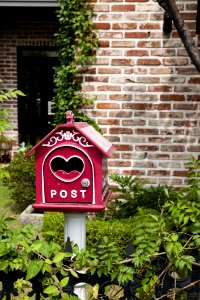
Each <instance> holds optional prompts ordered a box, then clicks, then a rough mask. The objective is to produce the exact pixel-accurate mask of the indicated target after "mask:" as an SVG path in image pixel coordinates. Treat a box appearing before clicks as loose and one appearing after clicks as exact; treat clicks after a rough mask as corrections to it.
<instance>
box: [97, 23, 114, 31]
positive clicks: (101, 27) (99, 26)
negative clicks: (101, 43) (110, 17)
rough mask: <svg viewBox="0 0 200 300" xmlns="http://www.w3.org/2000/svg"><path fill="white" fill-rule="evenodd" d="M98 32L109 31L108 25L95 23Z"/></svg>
mask: <svg viewBox="0 0 200 300" xmlns="http://www.w3.org/2000/svg"><path fill="white" fill-rule="evenodd" d="M95 26H96V28H97V29H98V30H108V29H110V23H95Z"/></svg>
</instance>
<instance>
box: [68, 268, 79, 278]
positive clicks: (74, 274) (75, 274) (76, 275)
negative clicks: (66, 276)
mask: <svg viewBox="0 0 200 300" xmlns="http://www.w3.org/2000/svg"><path fill="white" fill-rule="evenodd" d="M69 271H70V273H71V274H72V276H74V277H76V278H78V274H77V272H75V271H74V270H73V269H70V270H69Z"/></svg>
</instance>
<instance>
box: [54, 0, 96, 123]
mask: <svg viewBox="0 0 200 300" xmlns="http://www.w3.org/2000/svg"><path fill="white" fill-rule="evenodd" d="M57 2H58V4H59V10H58V11H57V17H58V20H59V23H60V26H59V30H58V33H57V34H56V40H57V44H58V47H59V49H58V58H59V62H60V65H59V66H57V67H56V69H55V71H56V72H55V85H56V95H55V97H54V99H53V111H54V112H55V123H56V124H58V123H61V122H62V121H63V118H64V116H65V113H66V111H67V110H71V111H73V113H74V114H75V117H76V119H78V120H81V121H87V122H89V123H92V124H93V125H94V126H95V127H98V126H97V124H96V123H95V122H94V121H93V120H91V119H90V118H88V117H87V116H86V115H84V114H83V113H81V109H82V108H84V107H85V106H87V105H91V104H93V102H94V99H90V98H88V97H86V95H85V94H84V93H83V92H81V83H82V73H83V72H84V68H87V65H88V64H91V62H92V61H94V59H95V54H96V53H95V50H96V47H97V45H98V39H97V37H96V34H95V31H96V30H95V26H94V23H93V17H94V11H93V6H92V5H91V4H90V5H89V4H88V3H87V2H86V1H82V0H66V1H62V0H57Z"/></svg>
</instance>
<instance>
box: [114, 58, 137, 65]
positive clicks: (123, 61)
mask: <svg viewBox="0 0 200 300" xmlns="http://www.w3.org/2000/svg"><path fill="white" fill-rule="evenodd" d="M111 64H112V65H113V66H130V65H132V60H131V59H126V58H123V59H119V58H115V59H112V62H111Z"/></svg>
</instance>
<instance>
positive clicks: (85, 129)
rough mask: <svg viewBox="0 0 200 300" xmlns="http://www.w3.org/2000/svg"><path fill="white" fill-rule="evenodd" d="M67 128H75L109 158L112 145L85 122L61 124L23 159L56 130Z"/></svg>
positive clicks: (112, 149)
mask: <svg viewBox="0 0 200 300" xmlns="http://www.w3.org/2000/svg"><path fill="white" fill-rule="evenodd" d="M67 128H75V129H76V130H77V131H79V132H80V133H81V134H82V135H83V136H84V137H85V138H87V139H88V140H89V141H90V142H91V143H92V144H93V145H94V146H95V147H96V148H97V149H99V150H100V151H101V152H102V153H103V154H104V155H106V156H107V157H111V156H112V153H113V152H114V150H115V148H114V147H113V145H112V144H111V143H110V142H109V141H108V140H107V139H105V138H104V137H103V136H102V135H101V134H100V133H99V132H98V131H96V130H95V129H94V128H93V127H92V126H90V125H89V124H88V123H86V122H76V123H71V122H70V123H67V124H61V125H58V126H57V127H55V128H54V129H53V130H52V131H51V132H50V133H49V134H48V135H46V136H45V137H44V138H43V139H42V140H41V141H40V142H39V143H38V144H36V145H35V146H34V147H33V148H32V149H31V150H30V151H29V152H28V153H27V154H26V155H25V157H28V156H30V155H31V154H32V153H33V152H35V151H36V149H38V148H39V147H40V146H41V145H42V144H43V143H44V141H46V140H47V139H49V138H50V137H51V136H52V135H53V134H54V133H55V132H57V131H58V130H61V129H64V130H66V129H67Z"/></svg>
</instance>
